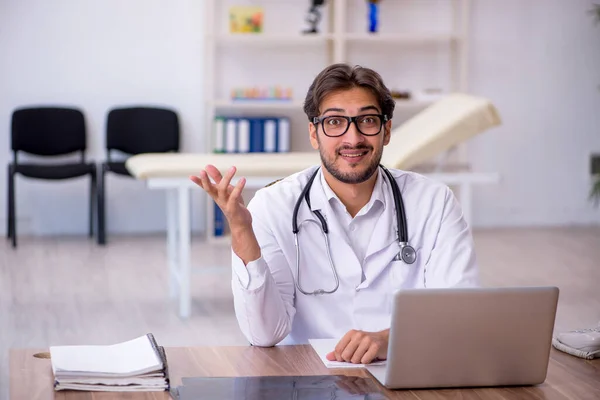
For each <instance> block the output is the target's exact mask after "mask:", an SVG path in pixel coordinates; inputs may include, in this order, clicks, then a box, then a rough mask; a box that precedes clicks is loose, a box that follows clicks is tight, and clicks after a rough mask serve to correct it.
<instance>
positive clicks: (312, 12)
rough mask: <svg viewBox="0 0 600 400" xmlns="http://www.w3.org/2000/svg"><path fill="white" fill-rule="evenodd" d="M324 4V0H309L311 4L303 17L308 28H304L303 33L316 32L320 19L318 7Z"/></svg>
mask: <svg viewBox="0 0 600 400" xmlns="http://www.w3.org/2000/svg"><path fill="white" fill-rule="evenodd" d="M323 4H325V0H311V6H310V8H309V10H308V14H307V16H306V18H305V21H306V22H308V25H309V27H308V29H305V30H304V31H303V33H318V32H319V31H318V30H317V26H318V25H319V22H320V21H321V11H320V10H319V8H320V7H322V6H323Z"/></svg>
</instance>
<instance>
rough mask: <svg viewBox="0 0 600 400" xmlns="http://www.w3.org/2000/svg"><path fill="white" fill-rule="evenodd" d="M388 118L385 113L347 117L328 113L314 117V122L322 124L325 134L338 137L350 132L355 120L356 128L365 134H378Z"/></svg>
mask: <svg viewBox="0 0 600 400" xmlns="http://www.w3.org/2000/svg"><path fill="white" fill-rule="evenodd" d="M387 120H388V118H387V115H384V114H366V115H357V116H354V117H347V116H345V115H326V116H324V117H314V118H313V124H315V125H317V124H321V126H323V133H324V134H325V136H329V137H338V136H342V135H343V134H344V133H346V132H348V129H349V128H350V124H352V122H354V125H356V129H357V130H358V131H359V132H360V133H361V134H362V135H365V136H376V135H378V134H379V132H381V128H382V127H383V124H384V123H385V122H386V121H387Z"/></svg>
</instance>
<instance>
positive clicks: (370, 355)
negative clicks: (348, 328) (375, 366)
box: [361, 343, 379, 364]
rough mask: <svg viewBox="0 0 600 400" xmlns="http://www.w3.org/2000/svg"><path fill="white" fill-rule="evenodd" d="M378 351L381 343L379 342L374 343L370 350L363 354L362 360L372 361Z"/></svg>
mask: <svg viewBox="0 0 600 400" xmlns="http://www.w3.org/2000/svg"><path fill="white" fill-rule="evenodd" d="M378 352H379V345H378V344H377V343H373V344H372V345H371V346H370V347H369V350H367V352H366V353H365V354H364V355H363V356H362V359H361V362H362V363H363V364H369V363H371V362H372V361H373V360H374V359H375V358H376V357H377V353H378Z"/></svg>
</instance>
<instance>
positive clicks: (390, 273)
mask: <svg viewBox="0 0 600 400" xmlns="http://www.w3.org/2000/svg"><path fill="white" fill-rule="evenodd" d="M314 170H315V167H313V168H310V169H307V170H305V171H302V172H300V173H297V174H294V175H291V176H289V177H287V178H285V179H283V180H282V181H280V182H278V183H276V184H274V185H272V186H269V187H266V188H262V189H260V190H258V191H257V192H256V194H255V196H254V197H253V198H252V200H251V201H250V202H249V204H248V209H249V210H250V212H251V213H252V217H253V229H254V233H255V235H256V237H257V239H258V242H259V244H260V246H261V257H260V258H259V259H258V260H255V261H252V262H250V263H248V265H247V266H245V265H244V264H243V262H242V261H241V260H240V259H239V258H238V257H237V256H236V255H235V253H232V258H233V259H232V268H233V273H232V290H233V297H234V307H235V313H236V317H237V320H238V323H239V326H240V329H241V331H242V332H243V334H244V335H245V336H246V338H247V339H248V341H249V342H250V343H252V344H254V345H256V346H273V345H276V344H278V343H279V344H301V343H307V342H308V339H311V338H340V337H342V336H343V335H344V334H345V333H346V332H348V331H349V330H351V329H359V330H364V331H371V332H373V331H380V330H383V329H387V328H389V327H390V321H391V311H392V297H393V295H394V292H396V291H397V290H398V289H402V288H424V287H427V288H440V287H458V286H460V287H476V286H478V285H479V276H478V269H477V265H476V259H475V252H474V245H473V240H472V236H471V232H470V229H469V227H468V226H467V223H466V222H465V220H464V219H463V215H462V211H461V208H460V205H459V203H458V202H457V200H456V198H455V197H454V195H453V193H452V192H451V190H450V189H449V188H448V187H447V186H446V185H444V184H442V183H439V182H437V181H433V180H431V179H429V178H426V177H424V176H422V175H419V174H416V173H413V172H406V171H400V170H394V169H390V172H391V173H392V175H393V176H394V178H395V179H396V181H397V183H398V186H399V188H400V191H401V193H402V197H403V200H404V206H405V211H406V219H407V225H408V237H409V243H410V244H411V245H412V246H413V247H414V248H415V250H416V252H417V260H416V262H415V263H413V264H412V265H407V264H405V263H404V262H403V261H394V260H393V259H394V257H395V256H396V255H397V254H398V251H399V245H398V241H397V235H396V217H395V208H394V200H393V195H392V191H391V188H390V185H389V182H388V181H387V179H385V183H384V196H385V204H386V207H385V210H384V211H383V213H382V214H381V216H380V218H379V220H378V221H377V224H376V227H375V231H374V232H373V235H372V238H371V239H370V242H369V245H368V248H367V253H366V257H365V261H364V265H363V267H362V268H361V265H360V263H359V260H358V259H357V258H356V256H355V255H354V252H353V251H352V248H351V247H350V244H348V242H347V239H346V238H347V236H346V235H345V234H344V232H342V231H341V229H342V228H341V226H340V224H338V223H337V222H336V221H335V219H334V218H333V215H334V214H333V210H332V209H331V206H330V204H329V203H328V201H327V199H326V196H325V193H324V191H323V187H322V185H321V179H320V176H319V175H317V177H316V178H315V180H314V181H313V185H312V187H311V189H310V199H311V207H312V209H321V212H322V214H323V215H324V216H325V218H326V219H327V223H328V225H329V244H330V246H331V256H332V259H333V262H334V264H335V267H336V269H337V273H338V276H339V288H338V290H337V291H336V292H335V293H333V294H325V295H319V296H314V295H313V296H307V295H304V294H302V293H301V292H300V291H298V290H297V289H296V286H295V278H296V247H295V245H294V243H295V242H294V235H293V233H292V212H293V209H294V206H295V204H296V201H297V199H298V196H299V195H300V193H301V191H302V189H303V188H304V186H305V184H306V182H307V181H308V179H309V177H310V175H311V174H312V172H314ZM319 174H321V172H319ZM382 176H383V177H385V175H382ZM306 219H314V220H315V221H317V222H318V219H317V217H316V215H315V214H314V213H313V212H311V210H310V209H309V207H308V205H307V203H306V202H305V201H303V203H302V205H301V206H300V209H299V212H298V224H300V223H301V222H302V221H303V220H306ZM320 226H321V225H320V223H319V224H315V223H304V224H302V226H301V227H300V233H299V235H298V240H299V244H300V268H301V272H300V276H301V279H302V282H301V286H302V289H303V290H304V291H306V292H308V291H313V290H315V289H319V288H323V289H331V288H333V287H334V284H335V282H334V276H333V273H332V271H331V267H330V265H329V261H328V258H327V253H326V248H325V241H324V238H323V234H322V231H321V228H320ZM366 240H368V239H366ZM363 268H364V273H365V276H366V279H365V280H364V281H363V282H361V280H362V272H363Z"/></svg>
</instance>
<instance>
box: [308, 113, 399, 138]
mask: <svg viewBox="0 0 600 400" xmlns="http://www.w3.org/2000/svg"><path fill="white" fill-rule="evenodd" d="M362 117H379V119H380V120H381V125H380V126H379V130H378V131H377V133H373V134H368V133H363V132H362V131H361V130H360V128H359V127H358V123H357V122H356V120H357V119H358V118H362ZM326 118H343V119H345V120H346V121H348V125H347V126H346V130H345V131H344V132H342V133H340V134H339V135H328V134H327V132H325V125H323V121H324V120H325V119H326ZM386 122H388V116H387V115H386V114H361V115H355V116H354V117H348V116H346V115H325V116H322V117H313V119H312V123H313V124H315V125H319V124H321V125H322V126H323V134H324V135H325V136H327V137H340V136H344V135H345V134H346V132H348V129H350V125H352V123H354V126H356V130H357V131H358V132H359V133H360V134H361V135H363V136H377V135H379V134H380V133H381V129H382V128H383V125H385V123H386Z"/></svg>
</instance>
